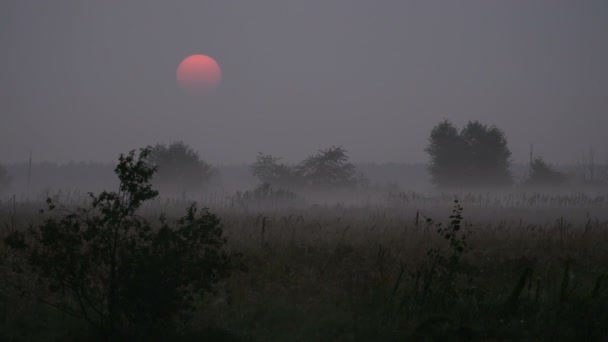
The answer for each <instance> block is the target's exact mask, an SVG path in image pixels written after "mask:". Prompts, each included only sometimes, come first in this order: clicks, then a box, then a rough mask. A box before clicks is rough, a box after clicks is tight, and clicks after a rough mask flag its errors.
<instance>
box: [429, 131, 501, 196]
mask: <svg viewBox="0 0 608 342" xmlns="http://www.w3.org/2000/svg"><path fill="white" fill-rule="evenodd" d="M426 152H427V153H428V154H429V155H430V157H431V163H430V166H429V171H430V173H431V176H432V180H433V182H434V183H435V184H436V185H439V186H442V187H453V186H502V185H508V184H511V182H512V177H511V173H510V171H509V166H510V158H511V151H510V150H509V148H508V146H507V140H506V138H505V136H504V133H503V132H502V131H501V130H500V129H498V128H497V127H494V126H492V127H488V126H486V125H483V124H481V123H479V122H478V121H470V122H469V123H468V124H467V125H466V126H465V127H464V128H463V129H462V130H461V131H460V132H458V130H457V128H456V127H455V126H454V125H453V124H452V123H451V122H449V121H447V120H445V121H443V122H440V123H439V124H437V125H436V126H435V127H434V128H433V130H432V131H431V135H430V138H429V145H428V147H427V148H426Z"/></svg>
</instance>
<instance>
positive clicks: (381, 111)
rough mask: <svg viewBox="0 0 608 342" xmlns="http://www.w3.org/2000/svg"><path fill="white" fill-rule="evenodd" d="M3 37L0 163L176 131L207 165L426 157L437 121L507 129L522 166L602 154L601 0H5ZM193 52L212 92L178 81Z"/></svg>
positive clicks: (605, 10)
mask: <svg viewBox="0 0 608 342" xmlns="http://www.w3.org/2000/svg"><path fill="white" fill-rule="evenodd" d="M0 47H1V49H2V50H1V51H2V53H1V54H0V161H3V162H14V161H23V160H26V159H27V155H28V153H29V151H32V153H33V155H34V159H35V160H57V161H69V160H86V161H88V160H101V161H110V160H115V159H116V157H117V154H118V153H120V152H125V151H127V150H129V149H131V148H135V147H140V146H144V145H147V144H154V143H156V142H171V141H173V140H178V139H179V140H183V141H185V142H186V143H188V144H190V145H191V146H192V147H193V148H195V149H197V150H198V151H199V152H200V153H201V155H202V156H203V157H204V158H205V159H206V160H208V161H209V162H211V163H233V162H251V161H253V160H254V158H255V155H256V154H257V153H258V152H267V153H271V154H274V155H277V156H285V157H287V159H288V160H298V159H300V158H302V157H304V156H305V155H307V154H309V153H311V152H314V151H315V150H317V149H319V148H323V147H328V146H330V145H342V146H344V147H345V148H346V149H347V150H349V151H350V154H351V156H352V157H353V159H354V160H355V161H377V162H383V161H396V162H421V161H426V155H425V153H424V147H425V145H426V143H427V137H428V134H429V130H430V129H431V127H432V126H433V125H434V124H435V123H437V122H438V121H439V120H441V119H443V118H448V119H450V120H452V121H453V122H454V123H456V124H458V125H462V124H463V123H465V122H466V121H467V120H480V121H482V122H484V123H487V124H495V125H497V126H499V127H500V128H502V129H503V130H504V131H505V133H506V134H507V136H508V139H509V143H510V147H511V150H512V151H513V157H514V159H515V160H516V161H523V160H526V158H527V155H528V150H529V145H530V144H531V143H533V144H534V146H535V150H536V151H537V152H538V153H539V154H542V155H543V156H545V157H546V159H548V160H549V161H552V162H562V161H575V160H576V159H578V158H580V153H581V150H583V149H587V148H588V147H589V146H595V148H596V150H597V154H598V158H599V159H601V160H604V159H606V158H608V1H606V0H597V1H572V0H545V1H533V0H504V1H492V0H477V1H451V0H450V1H448V0H443V1H429V0H419V1H405V0H393V1H379V0H378V1H370V0H351V1H337V0H332V1H328V0H305V1H304V0H300V1H295V0H276V1H268V0H255V1H254V0H244V1H229V0H216V1H203V0H196V1H195V0H191V1H166V0H141V1H110V0H108V1H93V0H90V1H84V0H73V1H34V0H31V1H26V0H2V1H1V2H0ZM194 53H203V54H207V55H210V56H212V57H214V58H215V59H216V60H217V61H218V62H219V64H220V66H221V67H222V70H223V76H224V80H223V83H222V84H221V86H220V88H219V89H218V91H217V92H216V94H215V95H213V96H208V97H203V98H194V97H192V96H190V95H187V94H185V93H184V92H183V91H181V90H180V89H179V88H178V87H177V86H176V83H175V70H176V68H177V65H178V64H179V62H180V61H181V60H182V59H183V58H185V57H187V56H188V55H190V54H194Z"/></svg>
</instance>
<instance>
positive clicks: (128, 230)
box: [5, 149, 236, 339]
mask: <svg viewBox="0 0 608 342" xmlns="http://www.w3.org/2000/svg"><path fill="white" fill-rule="evenodd" d="M149 154H150V149H142V150H140V153H139V156H137V157H136V155H135V153H134V151H131V152H130V153H129V154H128V155H126V156H123V155H121V156H120V158H119V163H118V166H117V167H116V169H115V172H116V174H117V175H118V178H119V179H120V185H119V188H118V191H117V192H102V193H100V194H99V195H93V194H90V205H89V206H88V207H84V208H80V207H79V208H76V209H75V210H72V211H68V210H67V209H66V210H58V209H57V208H56V204H55V203H54V202H53V201H52V200H51V199H48V200H47V203H48V207H49V211H51V212H53V213H55V214H54V215H51V216H50V217H48V218H46V219H45V220H44V222H43V223H42V224H40V225H38V226H34V227H32V228H30V229H29V231H27V232H20V231H16V232H13V233H11V234H10V235H9V236H8V237H7V238H6V239H5V243H6V244H7V245H8V246H9V247H10V250H11V251H12V252H13V253H15V254H14V255H15V256H22V257H23V259H22V260H23V263H24V264H23V265H19V266H20V268H21V267H22V268H24V269H26V270H27V271H26V272H25V273H24V274H26V275H31V277H35V279H37V282H38V284H43V285H45V286H46V287H47V289H46V291H45V293H46V294H45V295H37V296H39V297H38V298H39V299H40V300H42V301H44V302H45V303H48V304H50V305H52V306H54V307H56V308H58V309H60V310H62V311H64V312H66V313H68V314H70V315H72V316H75V317H79V318H82V319H84V320H86V321H87V322H89V323H90V324H91V325H92V326H94V327H95V328H96V329H97V330H98V331H99V332H100V334H101V335H102V336H103V337H105V338H107V339H116V338H119V337H129V338H136V339H145V338H149V337H151V334H156V335H155V336H156V337H158V335H157V334H158V333H159V329H162V330H163V331H167V330H168V331H170V330H171V329H169V328H171V327H172V323H174V322H176V319H177V318H180V317H187V316H185V315H184V314H186V313H187V312H188V311H189V310H191V309H193V303H194V302H195V299H196V298H198V297H200V296H203V295H205V294H207V293H208V292H210V291H211V290H212V287H213V285H214V284H216V283H217V282H218V281H219V280H221V279H222V278H224V277H225V276H227V275H228V273H229V271H230V270H231V269H232V268H233V267H234V266H235V265H236V263H235V260H236V259H234V258H233V257H232V256H231V255H229V254H227V253H226V252H225V251H224V249H223V248H224V245H225V244H226V239H225V238H224V237H223V235H222V224H221V222H220V220H219V218H217V217H216V216H215V215H213V214H212V213H210V212H209V211H208V210H207V209H200V210H199V209H197V208H196V206H195V205H194V204H193V205H191V206H190V207H189V208H187V210H186V214H185V216H183V217H181V218H179V219H178V220H176V221H175V222H169V220H168V219H167V218H165V216H164V215H162V214H161V215H160V217H159V220H158V223H157V224H152V223H150V222H149V221H148V220H146V219H144V218H142V217H141V216H139V215H138V214H137V212H138V209H139V208H140V206H141V205H142V204H143V203H144V202H146V201H148V200H151V199H153V198H154V197H156V196H157V192H156V191H155V190H153V189H152V186H151V184H150V180H151V179H152V177H153V175H154V172H155V169H154V168H153V167H151V166H150V164H149V163H148V162H147V157H148V156H149ZM28 277H29V276H26V277H25V279H28ZM31 283H32V280H29V282H28V281H27V280H24V281H23V282H22V283H21V284H20V286H21V287H22V290H23V291H27V289H28V287H29V286H31Z"/></svg>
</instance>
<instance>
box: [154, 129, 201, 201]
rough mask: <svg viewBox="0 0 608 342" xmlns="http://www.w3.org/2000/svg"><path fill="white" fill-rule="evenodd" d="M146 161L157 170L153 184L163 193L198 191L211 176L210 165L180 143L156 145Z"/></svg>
mask: <svg viewBox="0 0 608 342" xmlns="http://www.w3.org/2000/svg"><path fill="white" fill-rule="evenodd" d="M148 160H149V162H150V163H151V164H152V165H153V166H155V167H157V168H158V172H157V173H156V175H155V177H154V179H153V183H154V185H155V186H156V187H158V188H159V189H160V190H161V192H163V193H165V192H167V193H172V192H173V193H175V192H178V193H185V192H186V191H187V190H200V189H202V187H203V186H204V185H205V183H207V182H208V181H209V179H210V178H211V176H212V175H213V169H212V167H211V165H209V164H207V163H206V162H205V161H204V160H202V159H201V158H200V156H199V154H198V153H197V152H196V151H194V150H193V149H191V148H190V147H189V146H188V145H186V144H185V143H184V142H182V141H177V142H174V143H172V144H170V145H168V146H167V145H164V144H156V145H155V146H154V147H153V148H152V149H151V151H150V156H149V157H148Z"/></svg>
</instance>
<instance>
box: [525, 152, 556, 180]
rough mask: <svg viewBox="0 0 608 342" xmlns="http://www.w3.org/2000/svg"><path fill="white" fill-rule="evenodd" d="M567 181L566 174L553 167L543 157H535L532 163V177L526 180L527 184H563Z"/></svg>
mask: <svg viewBox="0 0 608 342" xmlns="http://www.w3.org/2000/svg"><path fill="white" fill-rule="evenodd" d="M565 181H566V176H565V175H564V174H562V173H561V172H558V171H556V170H555V169H553V167H551V165H549V164H547V163H546V162H545V161H544V160H543V159H542V158H541V157H537V158H535V159H534V160H533V161H532V163H530V178H528V180H527V181H526V184H527V185H533V186H554V185H561V184H563V183H564V182H565Z"/></svg>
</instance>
